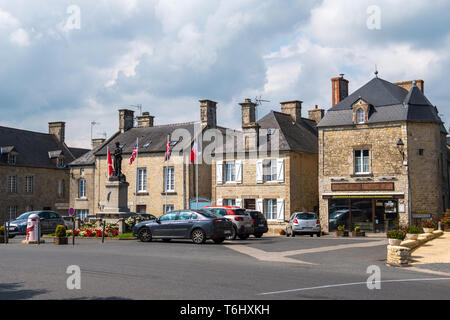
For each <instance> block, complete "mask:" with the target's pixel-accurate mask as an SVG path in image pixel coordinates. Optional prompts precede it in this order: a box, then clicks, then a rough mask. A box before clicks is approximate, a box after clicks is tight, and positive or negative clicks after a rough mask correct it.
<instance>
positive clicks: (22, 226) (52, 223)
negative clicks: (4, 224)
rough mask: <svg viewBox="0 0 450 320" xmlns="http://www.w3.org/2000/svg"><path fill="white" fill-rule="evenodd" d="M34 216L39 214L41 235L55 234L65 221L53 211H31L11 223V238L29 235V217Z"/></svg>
mask: <svg viewBox="0 0 450 320" xmlns="http://www.w3.org/2000/svg"><path fill="white" fill-rule="evenodd" d="M32 214H37V215H38V216H39V218H40V219H41V235H43V234H50V233H54V232H55V229H56V227H57V226H59V225H64V219H63V218H62V217H61V216H60V215H59V214H58V213H56V212H53V211H31V212H26V213H23V214H21V215H20V216H18V217H17V218H16V219H15V220H13V221H11V223H10V226H9V234H10V235H11V236H17V235H25V234H27V223H28V217H29V216H30V215H32Z"/></svg>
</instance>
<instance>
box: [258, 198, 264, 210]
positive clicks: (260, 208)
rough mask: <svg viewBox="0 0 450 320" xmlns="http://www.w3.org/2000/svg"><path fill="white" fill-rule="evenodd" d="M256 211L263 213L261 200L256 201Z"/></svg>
mask: <svg viewBox="0 0 450 320" xmlns="http://www.w3.org/2000/svg"><path fill="white" fill-rule="evenodd" d="M256 211H259V212H261V213H263V212H264V207H263V199H256Z"/></svg>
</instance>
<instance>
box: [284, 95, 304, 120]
mask: <svg viewBox="0 0 450 320" xmlns="http://www.w3.org/2000/svg"><path fill="white" fill-rule="evenodd" d="M302 103H303V101H300V100H294V101H286V102H281V112H283V113H285V114H289V115H290V116H291V118H292V120H294V122H300V120H301V118H302Z"/></svg>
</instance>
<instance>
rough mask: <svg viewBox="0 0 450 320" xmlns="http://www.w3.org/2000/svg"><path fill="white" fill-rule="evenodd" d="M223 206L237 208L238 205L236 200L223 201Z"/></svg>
mask: <svg viewBox="0 0 450 320" xmlns="http://www.w3.org/2000/svg"><path fill="white" fill-rule="evenodd" d="M222 205H223V206H235V205H236V199H223V201H222Z"/></svg>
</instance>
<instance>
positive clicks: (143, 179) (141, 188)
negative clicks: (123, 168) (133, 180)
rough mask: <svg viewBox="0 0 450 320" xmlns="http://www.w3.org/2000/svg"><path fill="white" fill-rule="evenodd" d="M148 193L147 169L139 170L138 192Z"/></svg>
mask: <svg viewBox="0 0 450 320" xmlns="http://www.w3.org/2000/svg"><path fill="white" fill-rule="evenodd" d="M146 191H147V169H146V168H140V169H138V192H146Z"/></svg>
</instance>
